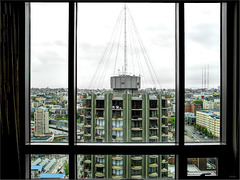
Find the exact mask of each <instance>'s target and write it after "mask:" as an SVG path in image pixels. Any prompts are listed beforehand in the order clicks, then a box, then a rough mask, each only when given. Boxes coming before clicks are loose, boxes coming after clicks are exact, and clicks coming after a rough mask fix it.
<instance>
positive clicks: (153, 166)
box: [149, 163, 158, 168]
mask: <svg viewBox="0 0 240 180" xmlns="http://www.w3.org/2000/svg"><path fill="white" fill-rule="evenodd" d="M149 167H151V168H156V167H158V165H157V163H153V164H149Z"/></svg>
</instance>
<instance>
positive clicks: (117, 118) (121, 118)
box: [112, 117, 123, 121]
mask: <svg viewBox="0 0 240 180" xmlns="http://www.w3.org/2000/svg"><path fill="white" fill-rule="evenodd" d="M112 120H113V121H114V120H115V121H116V120H123V117H113V118H112Z"/></svg>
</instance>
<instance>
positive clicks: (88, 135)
mask: <svg viewBox="0 0 240 180" xmlns="http://www.w3.org/2000/svg"><path fill="white" fill-rule="evenodd" d="M83 136H86V137H91V134H90V133H85V134H83Z"/></svg>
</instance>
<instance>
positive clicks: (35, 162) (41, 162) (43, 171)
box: [31, 154, 69, 179]
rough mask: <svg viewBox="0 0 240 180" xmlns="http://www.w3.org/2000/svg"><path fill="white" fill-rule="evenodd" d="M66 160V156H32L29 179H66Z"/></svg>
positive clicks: (67, 173)
mask: <svg viewBox="0 0 240 180" xmlns="http://www.w3.org/2000/svg"><path fill="white" fill-rule="evenodd" d="M68 159H69V158H68V155H66V154H32V155H31V179H39V178H40V179H68V175H69V163H68Z"/></svg>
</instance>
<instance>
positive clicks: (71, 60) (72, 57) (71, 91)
mask: <svg viewBox="0 0 240 180" xmlns="http://www.w3.org/2000/svg"><path fill="white" fill-rule="evenodd" d="M68 28H69V31H68V108H69V111H68V112H69V121H68V129H69V131H68V132H69V148H70V149H72V150H73V151H70V152H69V179H76V162H75V161H76V159H75V154H74V145H75V142H76V121H75V120H76V82H77V81H76V77H77V74H76V73H77V71H76V68H77V59H76V57H77V56H76V53H77V52H76V44H77V43H76V41H77V38H76V36H77V29H76V28H77V4H76V3H74V2H69V27H68Z"/></svg>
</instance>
